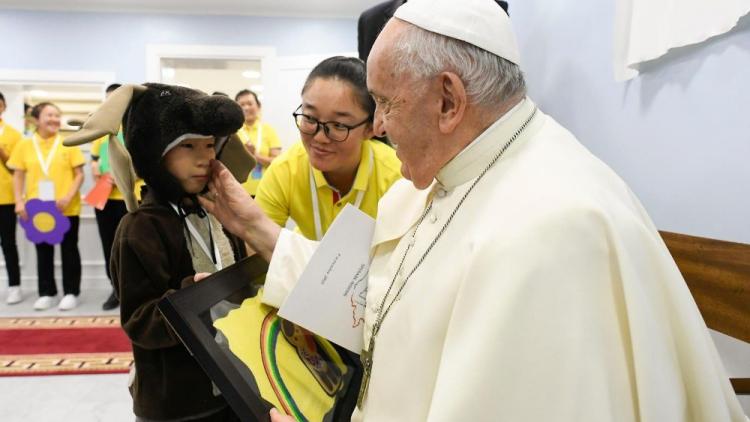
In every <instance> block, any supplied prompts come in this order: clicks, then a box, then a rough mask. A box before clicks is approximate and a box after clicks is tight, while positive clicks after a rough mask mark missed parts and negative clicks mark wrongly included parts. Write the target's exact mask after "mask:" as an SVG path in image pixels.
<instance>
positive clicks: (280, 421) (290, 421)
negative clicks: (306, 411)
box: [271, 408, 295, 422]
mask: <svg viewBox="0 0 750 422" xmlns="http://www.w3.org/2000/svg"><path fill="white" fill-rule="evenodd" d="M271 422H295V419H294V418H293V417H291V416H289V415H285V414H283V413H281V412H279V411H278V410H276V408H273V409H271Z"/></svg>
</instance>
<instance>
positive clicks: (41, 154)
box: [7, 102, 86, 310]
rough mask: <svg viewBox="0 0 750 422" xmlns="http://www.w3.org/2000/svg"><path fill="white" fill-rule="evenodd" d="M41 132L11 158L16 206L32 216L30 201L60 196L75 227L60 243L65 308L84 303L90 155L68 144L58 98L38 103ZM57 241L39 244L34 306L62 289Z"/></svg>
mask: <svg viewBox="0 0 750 422" xmlns="http://www.w3.org/2000/svg"><path fill="white" fill-rule="evenodd" d="M32 115H33V116H34V117H35V118H36V119H37V121H38V125H37V129H36V132H34V135H33V136H32V137H31V139H25V140H23V141H21V142H20V143H19V144H18V146H17V147H16V148H15V149H14V150H13V154H12V155H11V156H10V159H9V160H8V163H7V165H8V168H10V169H12V170H13V193H14V196H15V200H16V206H15V211H16V214H17V215H18V216H19V217H21V218H22V219H24V220H25V219H27V218H28V215H27V214H26V201H27V200H30V199H34V198H39V199H41V200H54V201H55V202H56V205H57V208H58V209H59V210H60V211H61V212H62V213H63V214H64V215H65V216H67V217H68V219H69V220H70V230H68V232H67V233H65V236H64V237H63V241H62V243H61V245H60V251H61V255H62V273H63V292H64V294H65V295H64V296H63V298H62V300H61V301H60V303H59V306H58V307H59V309H60V310H70V309H73V308H75V307H76V306H78V295H79V294H80V287H81V255H80V252H79V251H78V227H79V215H80V213H81V195H80V193H79V189H80V187H81V184H82V183H83V165H84V164H85V162H86V160H85V159H84V158H83V154H82V153H81V150H80V149H79V148H78V147H66V146H63V145H62V135H61V134H60V109H59V108H58V107H57V106H56V105H54V104H52V103H47V102H44V103H40V104H37V105H36V106H34V109H33V110H32ZM54 256H55V250H54V247H53V246H51V245H48V244H46V243H40V244H37V245H36V259H37V277H38V283H39V299H37V300H36V302H35V303H34V309H36V310H44V309H48V308H50V307H51V306H52V305H53V301H54V297H55V296H56V295H57V286H56V285H55V267H54Z"/></svg>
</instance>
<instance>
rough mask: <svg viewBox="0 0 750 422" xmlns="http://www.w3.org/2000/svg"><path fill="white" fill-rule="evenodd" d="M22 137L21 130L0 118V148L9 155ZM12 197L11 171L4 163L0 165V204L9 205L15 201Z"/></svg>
mask: <svg viewBox="0 0 750 422" xmlns="http://www.w3.org/2000/svg"><path fill="white" fill-rule="evenodd" d="M21 139H23V137H22V136H21V132H19V131H17V130H16V129H15V128H14V127H13V126H10V125H8V124H6V123H5V122H4V121H3V119H0V148H2V149H3V151H5V154H7V155H8V157H10V156H11V155H12V154H13V150H14V149H15V148H16V145H18V143H19V142H21ZM15 202H16V201H15V198H14V197H13V173H11V172H10V171H9V170H8V168H7V167H6V166H5V165H0V205H9V204H13V203H15Z"/></svg>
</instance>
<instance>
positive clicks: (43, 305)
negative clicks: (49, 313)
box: [34, 296, 55, 311]
mask: <svg viewBox="0 0 750 422" xmlns="http://www.w3.org/2000/svg"><path fill="white" fill-rule="evenodd" d="M54 300H55V298H54V297H53V296H41V297H39V299H37V300H36V302H34V309H35V310H37V311H44V310H45V309H49V308H51V307H52V302H54Z"/></svg>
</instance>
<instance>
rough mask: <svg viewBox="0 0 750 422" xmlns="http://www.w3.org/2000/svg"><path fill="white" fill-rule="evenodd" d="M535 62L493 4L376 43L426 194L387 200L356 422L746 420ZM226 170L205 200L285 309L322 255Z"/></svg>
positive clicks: (644, 227)
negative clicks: (527, 62)
mask: <svg viewBox="0 0 750 422" xmlns="http://www.w3.org/2000/svg"><path fill="white" fill-rule="evenodd" d="M519 63H520V60H519V52H518V50H517V47H516V42H515V37H514V35H513V32H512V30H511V27H510V22H509V19H508V17H507V15H506V14H505V13H504V12H503V10H502V9H501V8H500V6H498V5H497V4H496V3H495V2H494V1H493V0H468V1H465V2H456V1H453V0H410V1H409V2H407V3H406V4H405V5H404V6H402V7H401V8H399V9H398V11H397V12H396V14H395V17H394V19H392V20H391V21H390V22H389V23H388V24H387V25H386V27H385V28H384V30H383V32H382V33H381V34H380V36H379V37H378V39H377V41H376V43H375V45H374V47H373V49H372V52H371V55H370V58H369V62H368V77H367V79H368V80H367V84H368V87H369V89H370V91H371V94H372V96H373V97H374V99H375V101H376V104H377V109H376V112H375V129H376V133H377V134H379V135H384V134H387V135H388V137H389V139H390V140H391V141H392V142H393V143H394V144H396V145H397V152H398V156H399V157H400V159H401V160H402V162H403V167H402V172H403V175H404V177H405V178H406V179H408V180H402V181H401V182H397V183H396V184H395V185H393V187H392V188H391V189H390V191H389V192H388V193H387V194H386V195H385V197H383V198H382V200H381V201H380V206H379V210H378V217H377V221H376V226H375V234H374V238H373V240H372V244H371V254H372V262H371V267H370V273H369V280H368V283H369V284H368V292H367V306H366V311H365V321H366V324H365V329H364V336H365V338H364V344H365V345H366V349H365V350H363V352H362V357H363V364H364V369H365V375H364V382H363V388H362V394H361V400H360V403H359V405H358V408H357V410H356V411H355V413H354V415H353V417H352V419H353V420H364V421H367V422H380V421H450V422H455V421H484V420H488V421H490V420H502V421H513V422H520V421H528V422H538V421H556V422H561V421H565V422H608V421H644V422H667V421H696V422H699V421H711V422H721V421H727V422H729V421H732V422H740V421H744V420H745V416H744V415H743V413H742V410H741V408H740V406H739V403H738V400H737V397H736V396H735V395H734V393H733V391H732V388H731V386H730V384H729V382H728V378H727V375H726V374H725V371H724V369H723V367H722V364H721V362H720V361H719V358H718V355H717V352H716V350H715V347H714V345H713V343H712V341H711V338H710V337H709V333H708V330H707V328H706V325H705V323H704V322H703V320H702V318H701V316H700V314H699V312H698V309H697V307H696V305H695V303H694V301H693V299H692V297H691V295H690V292H689V291H688V289H687V287H686V285H685V282H684V280H683V279H682V277H681V275H680V273H679V271H678V269H677V267H676V266H675V263H674V261H673V260H672V258H671V257H670V255H669V252H668V251H667V249H666V247H665V245H664V243H663V242H662V240H661V238H660V236H659V234H658V232H657V230H656V228H655V227H654V225H653V223H652V222H651V220H650V219H649V217H648V215H647V214H646V212H645V211H644V209H643V207H642V206H641V204H640V203H639V201H638V200H637V199H636V197H635V196H634V195H633V193H632V192H631V191H630V190H629V189H628V187H627V186H626V185H625V183H624V182H623V181H622V180H621V179H620V178H619V177H618V176H617V175H616V174H615V173H614V172H613V171H612V170H611V169H610V168H608V167H607V166H606V165H605V164H603V163H602V162H601V161H599V160H598V159H597V158H596V157H594V156H593V155H592V154H591V153H590V152H589V151H588V150H586V148H584V147H583V146H582V145H581V144H580V143H579V142H578V141H577V140H576V139H575V137H574V136H573V135H572V134H571V133H570V132H568V131H567V130H566V129H565V128H563V127H562V126H560V125H559V124H558V123H557V122H556V121H555V120H553V119H552V118H551V117H549V116H547V115H545V114H544V113H543V112H542V111H541V110H539V109H538V107H537V106H536V105H535V104H534V103H533V102H532V100H531V99H529V98H528V97H526V95H525V94H526V87H525V82H524V78H523V75H522V73H521V70H520V67H519ZM213 170H214V172H213V176H212V181H211V183H210V191H211V192H210V194H212V195H213V200H211V201H208V200H204V201H203V203H204V205H205V206H206V208H208V209H209V210H210V211H211V212H213V213H214V214H215V215H216V216H217V217H218V218H219V219H220V220H221V221H222V223H223V224H224V226H225V227H226V228H227V229H229V230H230V231H233V232H234V233H236V234H238V235H240V236H242V237H243V238H244V239H245V240H246V241H247V242H248V244H249V245H250V246H252V247H253V248H254V249H255V250H256V251H258V252H259V253H260V254H261V255H262V256H263V257H264V258H266V259H268V260H269V261H270V267H269V272H268V276H267V279H266V287H265V293H264V297H263V300H264V302H265V303H267V304H269V305H272V306H276V307H279V306H281V304H282V303H283V301H284V299H285V297H286V296H287V294H288V293H289V291H291V289H292V288H293V287H294V284H295V282H296V280H297V278H298V277H299V275H300V274H301V273H302V271H303V269H304V267H305V264H306V262H307V260H308V259H309V257H310V256H311V255H312V253H313V251H314V250H315V247H316V245H317V243H316V242H312V241H308V240H306V239H304V238H302V236H300V235H297V234H295V233H294V232H292V231H288V230H284V229H281V228H280V227H278V226H277V225H275V224H274V223H273V222H271V220H270V219H268V218H267V217H265V216H264V215H263V213H262V212H261V211H260V209H259V208H258V207H257V206H256V205H255V204H254V203H253V202H252V200H251V199H250V198H249V197H247V196H246V194H245V193H244V190H242V188H241V187H240V186H239V185H238V184H237V183H236V182H234V181H233V179H232V178H231V176H230V175H229V173H228V172H227V171H226V170H224V169H223V168H222V167H221V166H220V165H218V164H216V165H214V169H213ZM272 418H273V420H278V421H282V420H291V419H288V417H287V416H286V415H281V414H279V413H278V412H276V411H275V410H274V411H272Z"/></svg>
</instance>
